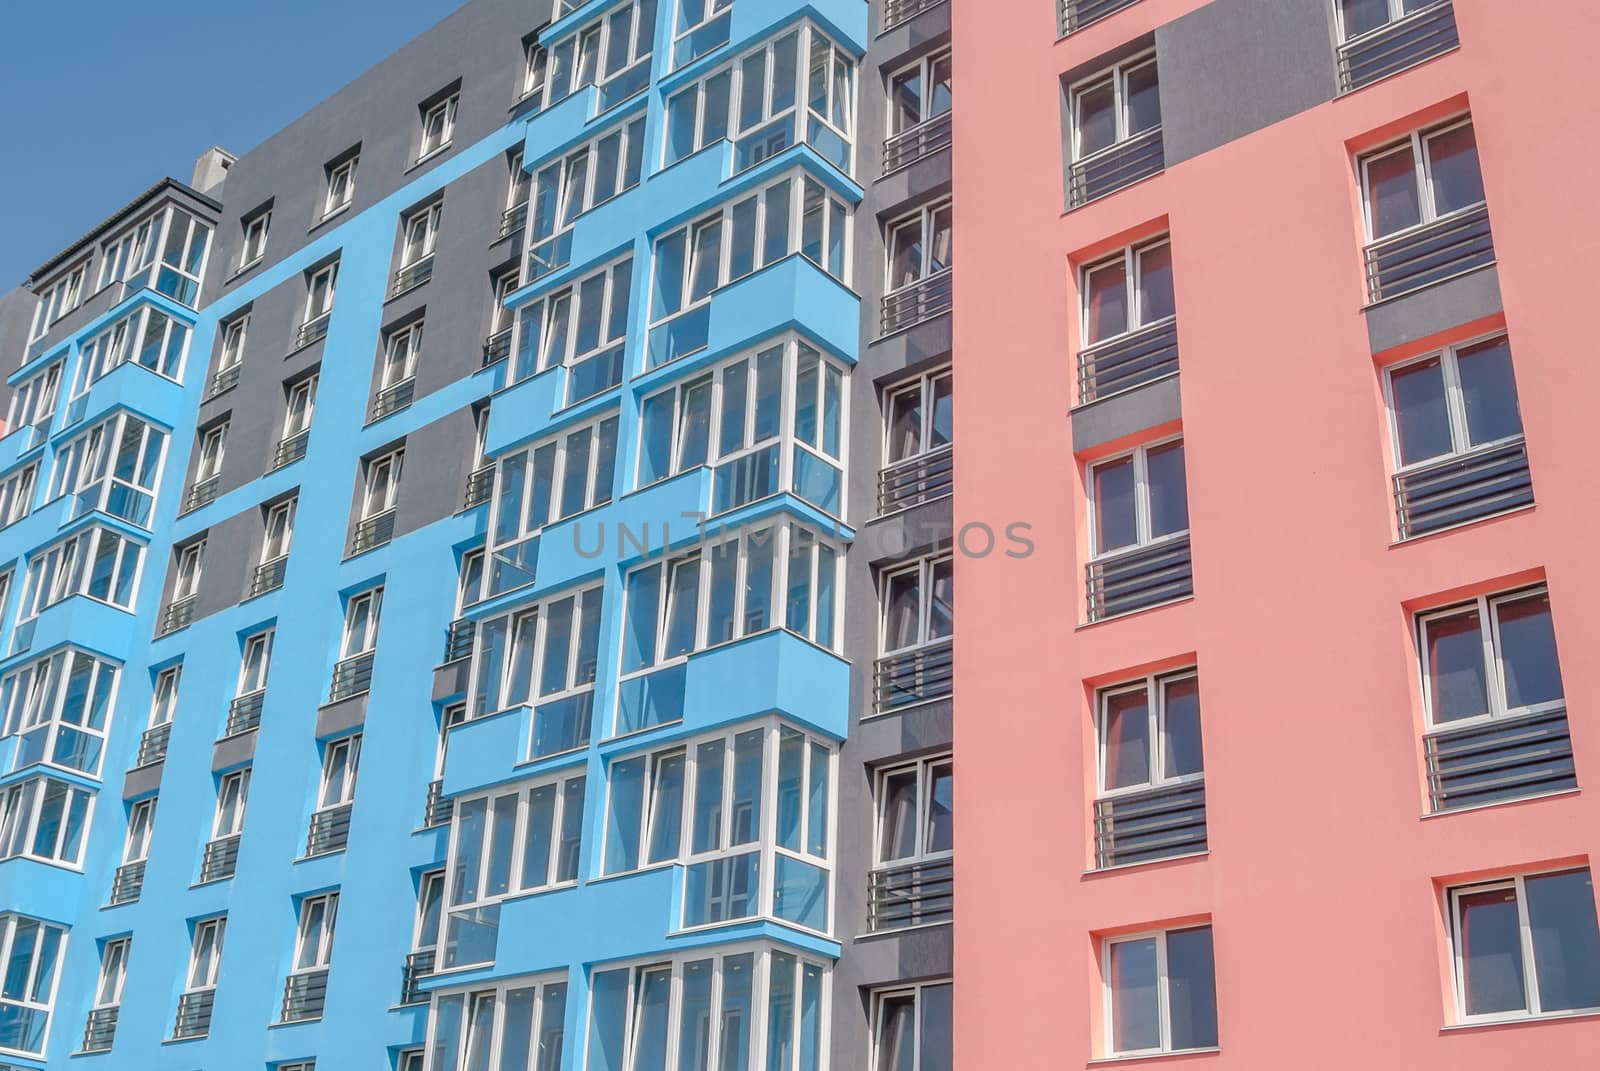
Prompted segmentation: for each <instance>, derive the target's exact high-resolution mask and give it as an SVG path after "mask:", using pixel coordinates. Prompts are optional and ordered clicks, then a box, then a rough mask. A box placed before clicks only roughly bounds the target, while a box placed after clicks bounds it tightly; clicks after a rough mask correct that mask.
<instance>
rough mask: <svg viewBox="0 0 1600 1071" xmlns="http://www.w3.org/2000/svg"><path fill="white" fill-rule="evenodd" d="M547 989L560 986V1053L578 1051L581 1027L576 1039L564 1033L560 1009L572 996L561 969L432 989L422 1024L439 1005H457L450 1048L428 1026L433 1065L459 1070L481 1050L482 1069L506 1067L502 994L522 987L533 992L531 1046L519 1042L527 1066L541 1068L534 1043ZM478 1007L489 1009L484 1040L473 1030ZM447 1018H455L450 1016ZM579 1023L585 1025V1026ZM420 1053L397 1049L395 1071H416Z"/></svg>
mask: <svg viewBox="0 0 1600 1071" xmlns="http://www.w3.org/2000/svg"><path fill="white" fill-rule="evenodd" d="M553 987H559V988H560V990H561V995H560V998H559V999H560V1002H561V1003H560V1008H561V1017H560V1026H561V1031H562V1034H563V1037H562V1050H563V1053H568V1052H582V1051H583V1044H582V1042H583V1034H584V1031H580V1034H579V1036H578V1037H577V1038H572V1037H567V1036H566V1034H567V1029H566V1023H567V1014H566V1013H567V1012H568V1011H570V1010H571V1006H572V1003H574V1002H575V999H576V998H575V994H574V992H573V987H572V986H571V985H570V984H569V983H568V981H567V975H566V974H565V973H564V972H562V973H547V974H534V975H524V976H520V977H517V978H496V979H491V980H487V981H484V982H480V983H478V984H477V985H475V986H470V987H461V988H450V989H444V990H436V991H434V993H433V1002H432V1005H431V1007H430V1009H429V1014H428V1017H427V1022H428V1023H429V1024H430V1025H432V1024H437V1023H439V1022H440V1021H441V1019H442V1018H443V1017H444V1016H443V1013H442V1012H441V1010H440V1008H441V1006H442V1005H445V1004H453V1003H456V1002H459V1003H460V1005H461V1013H460V1017H459V1019H456V1022H458V1023H459V1025H460V1031H459V1033H458V1035H457V1038H456V1044H455V1046H454V1051H453V1052H449V1051H446V1050H444V1049H443V1048H442V1047H441V1046H440V1045H439V1038H438V1037H436V1036H435V1034H434V1031H433V1030H431V1029H430V1030H429V1031H428V1038H427V1044H428V1049H427V1051H428V1052H429V1053H430V1054H431V1056H432V1057H433V1060H434V1066H435V1067H463V1068H464V1067H467V1066H469V1063H468V1058H469V1054H471V1055H476V1054H480V1053H481V1054H482V1057H483V1061H484V1062H483V1064H482V1065H481V1066H483V1067H510V1066H511V1065H510V1064H509V1063H502V1062H501V1061H502V1059H503V1055H502V1050H503V1047H504V1045H505V1040H506V1039H505V1032H506V1009H507V1007H508V1006H509V1005H508V999H507V998H508V994H510V993H512V992H520V991H525V990H532V991H533V993H534V996H533V1011H532V1015H531V1017H530V1019H531V1021H530V1023H529V1024H528V1037H530V1038H532V1039H533V1040H532V1043H531V1045H529V1042H528V1040H527V1039H526V1038H524V1039H523V1040H522V1044H523V1045H524V1046H526V1047H527V1048H528V1056H529V1061H530V1062H529V1063H528V1065H527V1066H528V1067H542V1066H545V1065H544V1057H545V1055H546V1054H545V1052H544V1051H543V1050H542V1049H541V1048H540V1041H541V1039H542V1037H543V1035H544V1033H545V1023H544V1019H545V1016H546V1014H547V1009H546V1006H545V1005H546V1001H547V1000H549V999H552V997H551V995H550V994H548V993H547V990H550V989H552V988H553ZM484 1007H488V1008H490V1009H492V1010H491V1013H490V1026H489V1034H488V1037H487V1038H483V1037H481V1036H480V1035H479V1033H478V1031H477V1029H476V1024H477V1023H478V1022H479V1021H480V1020H479V1018H478V1014H477V1012H478V1011H479V1010H480V1009H482V1008H484ZM549 1011H554V1009H549ZM451 1018H455V1017H454V1016H451ZM584 1025H585V1026H586V1025H587V1024H584ZM521 1034H522V1031H521V1030H520V1029H519V1031H518V1036H519V1037H521ZM422 1051H423V1050H418V1051H417V1052H416V1053H402V1054H401V1056H400V1063H399V1065H398V1069H397V1071H422V1068H423V1066H424V1064H423V1056H422ZM413 1056H415V1058H416V1063H415V1064H408V1063H407V1062H406V1061H407V1060H408V1059H409V1058H411V1057H413Z"/></svg>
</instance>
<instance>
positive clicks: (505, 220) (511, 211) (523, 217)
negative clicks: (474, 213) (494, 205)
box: [500, 201, 528, 238]
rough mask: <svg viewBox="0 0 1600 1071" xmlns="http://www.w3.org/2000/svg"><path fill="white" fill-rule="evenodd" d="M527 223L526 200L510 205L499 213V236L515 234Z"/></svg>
mask: <svg viewBox="0 0 1600 1071" xmlns="http://www.w3.org/2000/svg"><path fill="white" fill-rule="evenodd" d="M527 224H528V202H526V201H523V202H522V203H521V204H517V205H512V206H511V207H510V208H508V209H506V210H505V211H504V212H502V213H500V237H502V238H505V237H508V236H509V235H512V234H515V233H516V232H517V231H520V230H521V229H522V228H523V227H525V226H527Z"/></svg>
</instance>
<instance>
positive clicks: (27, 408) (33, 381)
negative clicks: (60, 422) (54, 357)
mask: <svg viewBox="0 0 1600 1071" xmlns="http://www.w3.org/2000/svg"><path fill="white" fill-rule="evenodd" d="M65 367H66V362H65V361H56V362H55V363H54V364H52V365H50V366H49V367H47V368H45V369H44V371H42V372H38V373H36V374H34V375H32V376H29V377H28V378H27V379H25V380H23V381H22V382H21V383H19V384H17V386H16V389H15V390H14V391H13V392H12V394H11V409H10V411H9V416H8V418H7V420H6V427H7V428H8V429H10V430H12V431H15V430H17V429H18V428H23V427H34V428H44V429H48V428H49V426H50V419H51V418H52V417H53V416H55V410H56V400H57V397H58V395H59V394H60V389H61V371H62V369H63V368H65ZM39 441H41V442H42V441H43V440H42V439H41V440H39ZM33 445H37V443H35V444H33ZM30 449H31V447H30Z"/></svg>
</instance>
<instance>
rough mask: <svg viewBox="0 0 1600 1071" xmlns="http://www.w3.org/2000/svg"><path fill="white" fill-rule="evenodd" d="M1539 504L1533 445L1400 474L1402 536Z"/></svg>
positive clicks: (1397, 507) (1482, 453) (1504, 447)
mask: <svg viewBox="0 0 1600 1071" xmlns="http://www.w3.org/2000/svg"><path fill="white" fill-rule="evenodd" d="M1531 505H1533V479H1532V477H1531V476H1530V475H1529V473H1528V447H1527V444H1526V443H1525V442H1523V441H1522V440H1521V439H1518V440H1517V441H1516V442H1512V443H1506V444H1504V445H1501V446H1495V447H1491V448H1489V449H1487V450H1478V451H1475V452H1473V453H1471V454H1467V455H1466V456H1464V457H1451V458H1447V459H1446V460H1444V461H1438V462H1434V463H1433V464H1430V465H1425V466H1423V467H1421V468H1416V469H1411V470H1409V471H1407V472H1402V473H1397V474H1396V475H1395V477H1394V508H1395V516H1396V518H1397V520H1398V522H1399V531H1400V538H1401V539H1413V538H1415V537H1417V536H1421V535H1427V534H1428V533H1430V532H1437V531H1441V530H1442V529H1445V528H1454V527H1455V526H1457V525H1461V524H1469V523H1471V522H1472V521H1477V520H1482V519H1483V518H1485V517H1493V516H1494V515H1496V514H1499V513H1505V512H1508V511H1510V510H1514V509H1521V508H1522V507H1524V506H1531Z"/></svg>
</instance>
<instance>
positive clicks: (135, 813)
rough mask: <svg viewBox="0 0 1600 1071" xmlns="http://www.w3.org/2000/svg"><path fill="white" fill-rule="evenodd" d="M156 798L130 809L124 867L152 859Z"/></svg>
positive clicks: (124, 846) (123, 849)
mask: <svg viewBox="0 0 1600 1071" xmlns="http://www.w3.org/2000/svg"><path fill="white" fill-rule="evenodd" d="M155 823H156V797H154V796H151V797H150V798H149V799H144V800H140V801H139V802H137V803H135V804H134V805H133V806H132V807H130V808H128V832H127V836H126V838H125V839H124V841H123V845H122V865H123V866H127V865H128V864H129V863H142V862H144V861H145V860H146V859H149V858H150V837H151V835H152V834H153V833H154V831H155Z"/></svg>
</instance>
